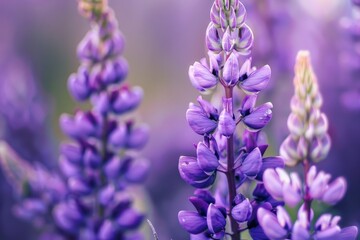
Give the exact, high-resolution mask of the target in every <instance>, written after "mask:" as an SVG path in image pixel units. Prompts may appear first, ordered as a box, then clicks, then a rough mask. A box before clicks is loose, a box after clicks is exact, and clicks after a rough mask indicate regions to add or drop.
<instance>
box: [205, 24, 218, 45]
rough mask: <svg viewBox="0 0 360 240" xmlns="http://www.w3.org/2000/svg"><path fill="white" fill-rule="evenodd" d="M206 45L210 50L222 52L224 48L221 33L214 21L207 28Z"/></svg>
mask: <svg viewBox="0 0 360 240" xmlns="http://www.w3.org/2000/svg"><path fill="white" fill-rule="evenodd" d="M206 45H207V47H208V49H209V50H210V51H214V52H220V51H221V50H222V47H221V39H220V36H219V33H218V31H217V29H216V27H215V26H214V23H212V22H210V23H209V25H208V28H207V29H206Z"/></svg>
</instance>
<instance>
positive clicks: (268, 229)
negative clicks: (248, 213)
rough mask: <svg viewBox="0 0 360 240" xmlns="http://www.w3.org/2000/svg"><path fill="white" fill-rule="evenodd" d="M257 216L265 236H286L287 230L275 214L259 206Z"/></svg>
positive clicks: (279, 237) (271, 237) (278, 237)
mask: <svg viewBox="0 0 360 240" xmlns="http://www.w3.org/2000/svg"><path fill="white" fill-rule="evenodd" d="M257 218H258V221H259V224H260V226H261V227H262V229H263V230H264V232H265V234H266V236H268V237H269V238H270V239H284V238H286V236H287V231H286V230H285V229H284V228H283V227H282V226H281V225H280V224H279V222H278V220H277V218H276V216H275V214H273V213H272V212H270V211H268V210H266V209H264V208H259V209H258V211H257Z"/></svg>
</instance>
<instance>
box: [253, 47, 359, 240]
mask: <svg viewBox="0 0 360 240" xmlns="http://www.w3.org/2000/svg"><path fill="white" fill-rule="evenodd" d="M294 85H295V95H294V96H293V98H292V100H291V110H292V112H291V114H290V116H289V118H288V128H289V131H290V135H289V136H288V137H287V138H286V139H285V141H284V142H283V144H282V145H281V149H280V153H281V155H282V156H283V157H284V159H285V163H286V164H287V165H288V166H295V165H297V164H299V163H300V164H301V165H302V167H303V173H304V174H303V175H304V181H303V183H302V182H301V180H300V177H299V175H298V174H297V173H295V172H292V173H290V174H287V173H286V172H285V171H284V170H283V169H281V168H276V169H267V170H266V171H265V172H264V176H263V180H264V185H265V188H266V190H267V191H268V192H269V194H270V195H271V196H272V197H273V198H274V199H277V200H279V201H284V202H285V204H286V205H288V206H289V207H291V208H294V207H296V206H298V205H299V203H302V205H301V207H300V208H299V209H298V216H297V219H296V221H295V223H294V224H293V223H292V222H291V220H290V217H289V215H288V213H287V211H286V210H285V208H284V207H282V206H278V207H276V209H265V208H261V209H259V211H258V213H257V217H258V220H259V223H260V225H261V227H262V228H263V229H264V232H265V235H266V236H267V237H268V238H270V239H349V240H350V239H356V236H357V232H358V229H357V227H355V226H351V227H346V228H343V229H341V228H340V226H339V225H338V222H339V221H340V219H341V218H340V216H332V215H330V214H323V215H321V216H320V217H319V218H318V219H317V221H316V222H315V224H314V225H313V224H312V221H313V218H314V213H313V210H312V207H311V204H312V202H313V201H319V202H323V203H325V204H328V205H335V204H336V203H337V202H339V201H340V200H341V199H342V198H343V197H344V195H345V191H346V181H345V179H344V178H343V177H339V178H337V179H335V180H333V181H332V182H330V179H331V175H330V174H327V173H325V172H323V171H320V172H317V169H316V166H315V165H314V164H315V163H317V162H318V161H320V160H323V159H324V158H325V157H326V156H327V154H328V152H329V150H330V145H331V142H330V138H329V135H328V133H327V129H328V121H327V118H326V115H325V114H324V113H322V112H321V110H320V108H321V105H322V98H321V95H320V91H319V87H318V85H317V80H316V76H315V74H314V72H313V70H312V67H311V61H310V53H309V52H307V51H300V52H299V53H298V56H297V59H296V65H295V78H294ZM313 226H314V227H313ZM273 229H276V231H273Z"/></svg>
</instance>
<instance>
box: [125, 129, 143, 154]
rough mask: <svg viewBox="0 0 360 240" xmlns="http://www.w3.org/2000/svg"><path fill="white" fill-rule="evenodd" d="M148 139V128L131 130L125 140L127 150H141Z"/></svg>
mask: <svg viewBox="0 0 360 240" xmlns="http://www.w3.org/2000/svg"><path fill="white" fill-rule="evenodd" d="M148 139H149V127H148V126H146V125H143V126H139V127H137V128H133V129H131V132H130V135H129V136H128V139H127V144H126V147H127V148H131V149H138V150H139V149H141V148H143V147H144V146H145V144H146V142H147V141H148Z"/></svg>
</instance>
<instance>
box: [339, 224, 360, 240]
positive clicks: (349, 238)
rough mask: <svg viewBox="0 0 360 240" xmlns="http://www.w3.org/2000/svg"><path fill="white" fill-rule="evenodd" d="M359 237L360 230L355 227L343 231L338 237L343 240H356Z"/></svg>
mask: <svg viewBox="0 0 360 240" xmlns="http://www.w3.org/2000/svg"><path fill="white" fill-rule="evenodd" d="M357 235H358V228H357V227H355V226H351V227H346V228H343V229H341V232H340V233H339V234H338V235H337V236H336V237H337V239H341V240H355V239H356V237H357Z"/></svg>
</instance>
